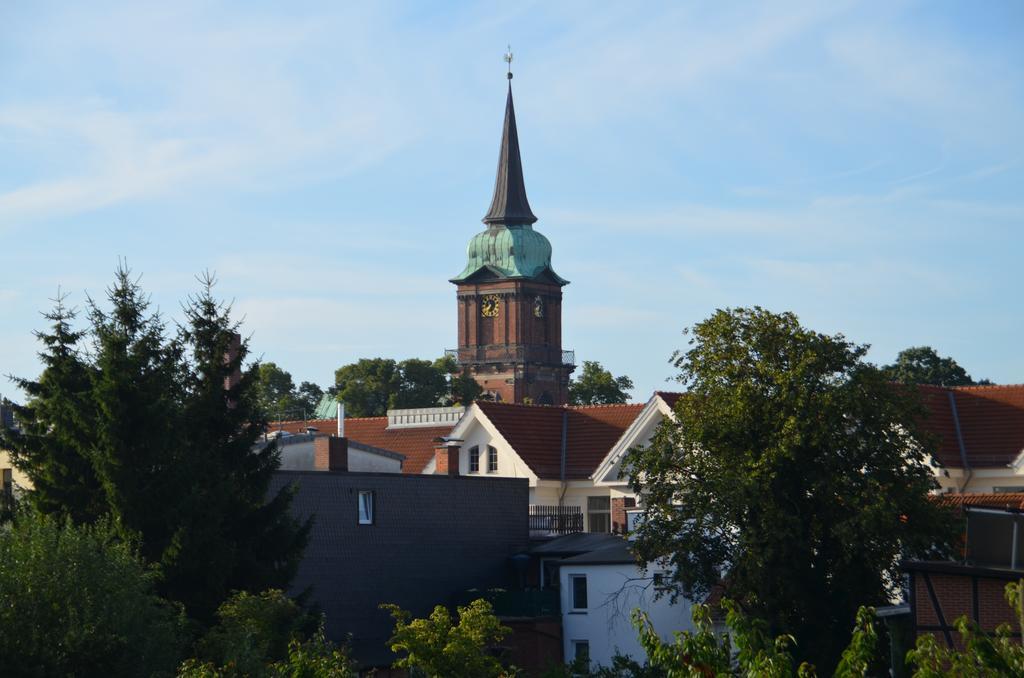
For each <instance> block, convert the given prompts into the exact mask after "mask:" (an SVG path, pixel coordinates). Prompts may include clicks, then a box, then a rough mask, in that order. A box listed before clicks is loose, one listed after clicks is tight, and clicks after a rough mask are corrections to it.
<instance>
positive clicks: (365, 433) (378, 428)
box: [269, 417, 452, 473]
mask: <svg viewBox="0 0 1024 678" xmlns="http://www.w3.org/2000/svg"><path fill="white" fill-rule="evenodd" d="M307 426H313V427H315V428H316V429H317V430H319V431H320V432H322V433H334V432H335V431H337V430H338V421H337V420H336V419H310V420H306V421H273V422H270V425H269V429H270V430H271V431H278V430H282V431H288V432H289V433H302V432H304V431H305V429H306V427H307ZM451 430H452V427H451V426H423V427H410V428H393V429H388V418H387V417H355V418H352V419H345V436H346V437H347V438H348V439H349V440H352V441H355V442H359V443H362V444H363V445H369V446H371V447H379V448H381V449H384V450H390V451H392V452H397V453H399V454H401V455H404V456H405V461H404V462H403V463H402V473H420V472H422V471H423V468H424V467H425V466H426V465H427V463H428V462H429V461H430V460H431V459H433V458H434V439H435V438H439V437H441V436H446V435H448V434H449V433H451Z"/></svg>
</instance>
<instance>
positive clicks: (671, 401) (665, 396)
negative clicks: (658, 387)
mask: <svg viewBox="0 0 1024 678" xmlns="http://www.w3.org/2000/svg"><path fill="white" fill-rule="evenodd" d="M654 395H656V396H658V397H659V398H661V399H662V400H664V401H665V404H666V405H668V406H669V407H671V408H673V409H675V406H676V403H677V402H679V399H680V398H682V397H683V394H682V393H677V392H675V391H655V392H654Z"/></svg>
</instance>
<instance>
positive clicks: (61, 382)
mask: <svg viewBox="0 0 1024 678" xmlns="http://www.w3.org/2000/svg"><path fill="white" fill-rule="evenodd" d="M202 283H203V289H202V291H201V293H200V294H199V295H197V296H196V297H194V298H192V299H190V300H189V302H188V303H187V304H186V305H185V309H184V311H185V316H186V322H185V324H184V326H182V327H181V328H180V329H179V332H178V334H177V336H176V337H173V338H171V337H168V336H167V332H166V331H165V325H164V322H163V321H162V319H161V317H160V315H159V314H158V313H151V312H150V311H149V301H148V299H147V298H146V297H145V296H144V295H143V293H142V291H141V288H140V287H139V284H138V281H137V280H135V279H133V278H132V277H131V273H130V271H129V270H128V269H127V268H125V267H123V266H122V267H120V268H118V270H117V273H116V277H115V282H114V284H113V285H112V286H111V287H110V289H108V290H107V300H108V302H109V308H107V309H104V308H101V307H100V305H99V304H97V303H94V302H93V301H92V300H90V302H89V305H90V313H89V319H90V328H89V330H88V331H87V332H76V331H74V330H72V329H71V321H72V320H73V319H74V313H73V311H69V310H68V309H67V308H66V307H64V305H63V301H62V300H58V303H57V307H56V308H55V309H54V311H53V312H51V313H50V314H49V315H48V316H47V317H48V318H49V319H50V320H51V322H52V323H53V326H52V328H51V330H50V332H49V333H40V334H39V338H40V340H41V341H42V342H43V344H44V351H43V353H42V357H43V360H44V364H45V369H44V371H43V374H42V375H41V376H40V378H39V381H37V382H31V381H27V380H19V381H18V382H17V383H18V384H19V385H21V386H22V388H24V389H25V390H26V392H27V393H28V394H29V399H28V401H27V403H26V405H25V406H24V407H22V408H19V411H18V417H19V420H20V421H22V422H24V431H23V432H21V433H14V434H13V435H12V437H11V439H10V440H9V447H10V448H11V449H12V452H13V455H14V458H15V461H16V463H17V465H18V466H19V468H21V469H23V470H24V471H25V472H26V473H27V474H28V475H29V477H30V478H31V479H32V480H33V482H34V483H36V484H37V485H36V488H37V489H36V490H35V491H33V492H32V493H31V494H30V497H31V500H32V502H33V503H34V504H36V505H37V506H39V507H40V508H41V509H42V510H43V511H44V512H45V513H63V514H68V515H70V516H71V517H72V518H73V519H75V520H78V521H81V522H86V521H91V520H93V519H95V518H96V517H98V516H100V515H104V514H107V515H109V516H110V517H111V518H112V519H113V524H114V525H115V526H116V528H117V529H118V530H119V531H120V532H121V533H122V535H124V536H125V537H129V538H131V539H133V540H137V542H138V543H139V545H140V550H141V553H142V555H143V556H144V557H145V559H146V560H147V561H149V562H151V563H156V564H158V565H159V566H160V569H161V571H162V579H161V582H160V589H161V592H162V593H163V594H164V595H166V596H168V597H170V598H172V599H174V600H178V601H180V602H182V603H184V604H185V606H186V609H187V610H188V612H189V614H190V615H192V616H193V617H195V618H197V619H200V620H203V621H206V620H210V619H212V617H213V613H214V611H215V610H216V608H217V606H218V605H219V604H220V603H221V602H222V601H223V600H224V599H225V598H226V597H227V595H228V594H229V593H230V592H231V591H232V590H248V591H261V590H264V589H266V588H281V589H284V588H287V585H288V583H289V581H290V580H291V577H292V575H293V574H294V572H295V568H296V567H297V565H298V561H299V558H300V557H301V554H302V549H303V547H304V546H305V542H306V538H307V534H308V530H309V525H308V524H307V525H298V524H297V523H296V522H295V521H294V520H293V519H292V518H291V517H290V516H289V515H288V506H289V503H290V501H291V497H292V496H293V490H291V489H286V490H283V491H281V492H279V493H278V494H277V495H276V496H274V497H270V498H269V499H268V498H267V496H266V495H267V492H268V488H269V484H270V479H271V476H272V474H273V472H274V471H275V470H276V469H277V467H278V465H279V457H278V453H277V450H276V448H275V447H274V446H272V445H271V446H268V447H257V446H256V444H255V443H256V442H257V440H258V439H259V437H260V435H261V434H262V431H263V430H264V426H265V424H266V421H265V418H264V415H263V413H262V410H261V409H260V407H259V406H258V404H257V397H256V387H255V385H256V378H255V373H254V371H253V369H250V371H249V373H248V374H246V375H244V376H243V377H242V378H241V379H237V378H231V379H229V377H234V376H235V375H238V374H239V373H240V370H241V366H242V362H243V361H244V360H245V357H246V355H247V351H248V347H247V344H246V342H244V341H240V340H238V338H237V336H238V335H237V331H238V324H237V323H235V322H233V321H232V320H231V319H230V308H228V307H226V306H225V305H223V304H221V303H219V302H218V301H217V300H216V299H214V297H213V295H212V287H213V279H212V277H210V276H206V277H204V278H202ZM86 338H90V339H91V342H92V346H91V350H90V351H89V352H88V354H87V355H86V354H85V353H83V352H79V351H78V348H77V346H78V344H79V343H80V342H82V341H84V340H85V339H86ZM225 356H230V357H228V358H225Z"/></svg>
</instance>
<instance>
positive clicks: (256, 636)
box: [182, 589, 348, 677]
mask: <svg viewBox="0 0 1024 678" xmlns="http://www.w3.org/2000/svg"><path fill="white" fill-rule="evenodd" d="M314 621H315V619H313V617H312V616H311V615H309V614H308V613H307V612H305V611H304V610H303V609H302V608H301V607H299V605H298V604H297V603H296V602H295V601H293V600H292V599H291V598H289V597H287V596H286V595H285V594H284V593H283V592H282V591H280V590H277V589H270V590H267V591H263V592H261V593H259V594H250V593H247V592H245V591H241V592H239V593H236V594H235V595H233V596H232V597H231V598H229V599H228V600H226V601H225V602H224V603H223V604H222V605H221V606H220V608H218V610H217V624H216V625H214V626H213V627H212V628H211V629H210V630H209V631H208V632H207V633H206V635H205V636H204V637H203V638H202V639H201V640H200V641H199V643H198V644H197V649H198V654H197V658H196V659H194V660H193V661H191V662H190V663H189V664H188V665H186V667H184V668H183V670H182V672H183V673H185V674H188V672H189V671H191V672H192V674H188V675H194V674H196V673H197V672H201V671H206V672H213V674H214V675H238V676H254V677H257V676H278V675H291V674H282V673H281V670H282V669H283V667H284V666H286V665H289V664H290V665H294V666H304V665H307V664H309V660H311V659H313V658H314V655H318V656H319V655H323V657H321V659H323V658H324V657H326V658H328V659H329V658H330V657H332V656H333V654H334V653H335V652H339V653H340V654H342V655H344V653H341V652H340V651H338V650H336V648H332V647H330V646H329V644H327V643H326V641H325V640H324V639H323V637H322V635H323V632H322V629H320V630H319V631H318V633H315V634H313V635H312V637H311V638H310V640H308V641H307V640H305V636H306V635H307V634H306V631H307V630H309V629H312V630H316V627H315V626H314V625H313V624H312V622H314ZM310 643H313V644H312V645H311V644H310ZM317 648H319V650H318V649H317ZM317 661H320V660H317ZM314 663H316V662H314ZM344 665H345V666H347V665H348V659H347V656H345V661H344ZM186 669H187V670H186ZM218 672H219V673H218ZM296 675H304V674H296ZM309 675H333V674H329V673H327V674H309ZM339 675H348V674H339Z"/></svg>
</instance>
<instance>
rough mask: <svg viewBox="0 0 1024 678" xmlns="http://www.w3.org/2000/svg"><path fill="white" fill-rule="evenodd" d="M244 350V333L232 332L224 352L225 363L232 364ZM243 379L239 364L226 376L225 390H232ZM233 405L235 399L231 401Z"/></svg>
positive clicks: (232, 405)
mask: <svg viewBox="0 0 1024 678" xmlns="http://www.w3.org/2000/svg"><path fill="white" fill-rule="evenodd" d="M241 350H242V335H240V334H238V333H237V332H232V333H231V338H230V339H228V348H227V351H225V352H224V364H225V365H230V364H231V363H233V362H235V361H236V360H238V354H239V353H240V352H241ZM240 381H242V366H241V364H238V365H236V366H235V369H233V370H232V371H231V374H229V375H228V376H226V377H224V390H225V391H230V390H231V389H233V388H235V387H236V386H238V382H240ZM229 404H230V406H231V407H234V405H235V403H234V401H232V402H230V403H229Z"/></svg>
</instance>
